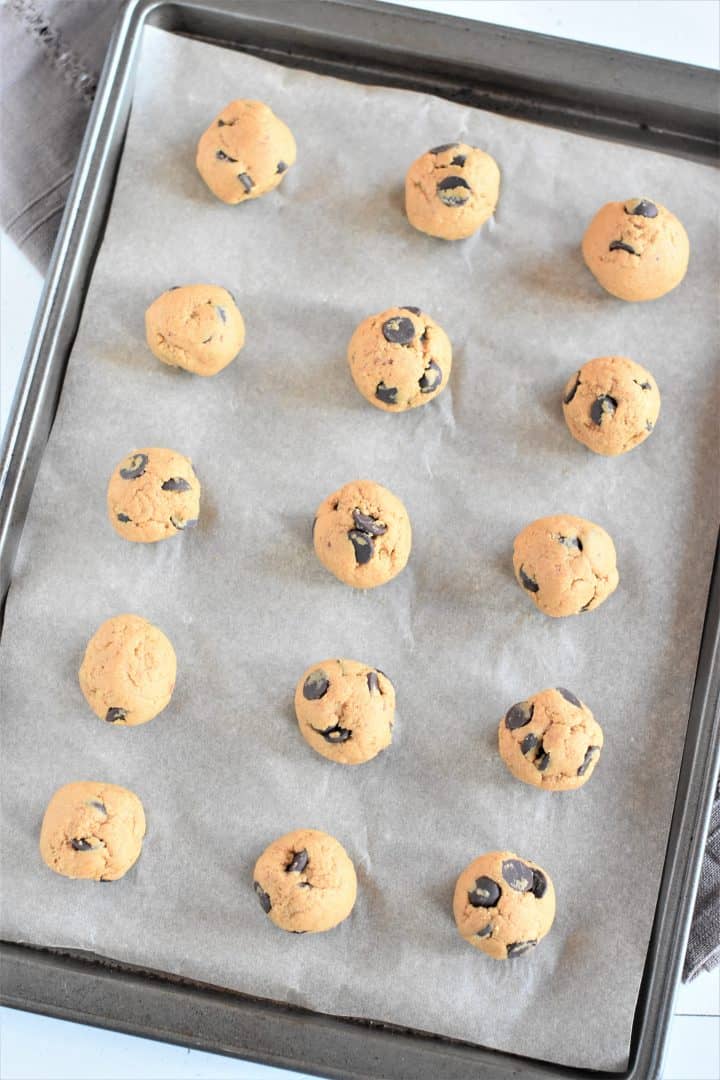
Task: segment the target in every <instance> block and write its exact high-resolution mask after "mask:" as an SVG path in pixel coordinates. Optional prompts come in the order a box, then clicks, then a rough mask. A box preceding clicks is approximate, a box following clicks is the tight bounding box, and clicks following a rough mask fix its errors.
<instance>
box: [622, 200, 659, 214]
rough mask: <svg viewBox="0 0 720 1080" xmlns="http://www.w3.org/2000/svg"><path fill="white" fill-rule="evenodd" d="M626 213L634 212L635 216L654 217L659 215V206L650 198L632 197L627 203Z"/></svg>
mask: <svg viewBox="0 0 720 1080" xmlns="http://www.w3.org/2000/svg"><path fill="white" fill-rule="evenodd" d="M625 213H626V214H632V216H633V217H635V216H637V217H648V218H654V217H657V216H658V208H657V206H656V205H655V203H654V202H650V200H649V199H631V200H630V201H629V202H626V203H625Z"/></svg>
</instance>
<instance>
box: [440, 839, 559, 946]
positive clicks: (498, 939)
mask: <svg viewBox="0 0 720 1080" xmlns="http://www.w3.org/2000/svg"><path fill="white" fill-rule="evenodd" d="M453 914H454V915H455V922H456V923H457V928H458V930H459V931H460V934H461V935H462V937H464V938H465V940H466V941H467V942H469V943H470V945H474V946H475V948H476V949H482V951H483V952H486V953H487V954H488V956H492V957H493V959H495V960H510V959H512V958H513V957H516V956H522V955H523V953H526V952H530V950H531V949H534V948H535V946H536V945H537V943H538V942H539V941H540V940H541V939H542V938H544V937H545V935H546V934H547V932H548V930H549V929H550V927H551V926H552V924H553V919H554V918H555V889H554V888H553V883H552V881H551V880H550V875H549V874H548V873H547V871H546V870H543V869H542V868H541V867H539V866H538V865H537V863H534V862H530V860H529V859H520V858H518V856H517V855H513V854H512V852H510V851H490V852H488V854H487V855H481V856H480V857H479V858H477V859H475V860H474V861H473V862H471V863H470V865H469V866H467V867H466V868H465V869H464V870H463V872H462V874H461V875H460V877H459V878H458V879H457V884H456V885H455V897H454V899H453Z"/></svg>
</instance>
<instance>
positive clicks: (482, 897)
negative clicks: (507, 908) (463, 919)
mask: <svg viewBox="0 0 720 1080" xmlns="http://www.w3.org/2000/svg"><path fill="white" fill-rule="evenodd" d="M501 896H502V889H501V888H500V886H499V885H498V883H497V882H496V881H493V879H492V878H489V877H486V876H485V875H484V874H483V876H482V877H479V878H476V879H475V888H474V889H473V890H472V891H471V892H469V893H468V901H469V903H470V904H472V906H473V907H495V905H496V904H497V902H498V900H499V899H500V897H501Z"/></svg>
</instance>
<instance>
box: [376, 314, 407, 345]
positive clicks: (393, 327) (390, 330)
mask: <svg viewBox="0 0 720 1080" xmlns="http://www.w3.org/2000/svg"><path fill="white" fill-rule="evenodd" d="M382 332H383V337H384V338H385V340H386V341H389V342H390V344H391V345H409V344H410V342H411V341H412V340H413V339H414V337H415V323H414V322H413V321H412V319H406V318H405V316H404V315H393V317H392V319H387V320H386V322H384V323H383V324H382Z"/></svg>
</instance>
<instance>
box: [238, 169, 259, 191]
mask: <svg viewBox="0 0 720 1080" xmlns="http://www.w3.org/2000/svg"><path fill="white" fill-rule="evenodd" d="M238 180H239V181H240V183H241V184H242V186H243V187H244V188H245V191H252V189H253V188H254V187H255V182H254V181H253V180H252V179H251V178H250V177H249V176H248V174H247V173H246V172H241V173H238Z"/></svg>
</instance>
